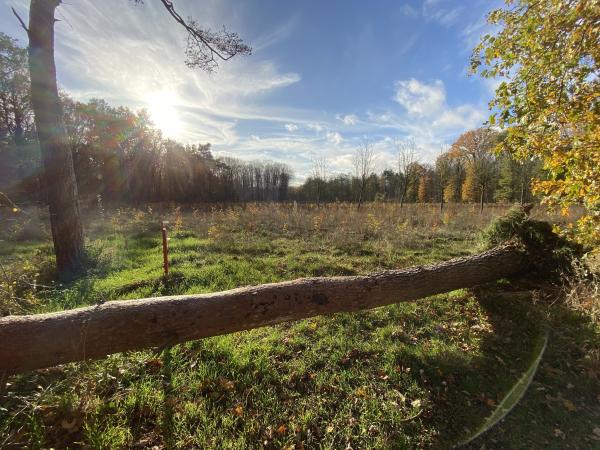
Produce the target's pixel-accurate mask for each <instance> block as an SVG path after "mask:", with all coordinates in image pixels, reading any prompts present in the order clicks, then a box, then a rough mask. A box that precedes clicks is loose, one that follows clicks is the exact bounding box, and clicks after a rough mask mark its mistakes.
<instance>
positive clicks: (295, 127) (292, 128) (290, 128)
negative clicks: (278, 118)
mask: <svg viewBox="0 0 600 450" xmlns="http://www.w3.org/2000/svg"><path fill="white" fill-rule="evenodd" d="M284 126H285V129H286V130H288V131H289V132H290V133H293V132H294V131H298V125H296V124H295V123H286V124H285V125H284Z"/></svg>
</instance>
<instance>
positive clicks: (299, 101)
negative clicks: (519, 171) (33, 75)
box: [0, 0, 500, 183]
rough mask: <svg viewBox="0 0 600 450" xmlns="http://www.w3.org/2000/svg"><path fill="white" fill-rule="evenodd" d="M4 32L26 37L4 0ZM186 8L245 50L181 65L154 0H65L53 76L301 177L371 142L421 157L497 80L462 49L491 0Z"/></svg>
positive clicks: (339, 163) (459, 125) (464, 121)
mask: <svg viewBox="0 0 600 450" xmlns="http://www.w3.org/2000/svg"><path fill="white" fill-rule="evenodd" d="M1 1H2V2H3V5H2V7H3V11H2V14H1V15H0V29H2V30H3V31H4V32H6V33H8V34H10V35H12V36H14V37H17V38H19V39H20V40H21V42H23V43H25V34H24V32H23V30H20V29H19V27H18V26H17V22H16V20H15V18H14V16H12V14H11V13H10V10H9V6H15V8H16V9H17V10H18V11H19V12H20V13H21V14H22V15H23V16H24V17H27V9H28V6H27V5H28V3H29V2H28V1H27V0H1ZM174 3H175V6H176V8H177V9H178V11H179V12H180V14H181V15H182V16H184V17H186V16H193V17H195V18H196V19H198V21H199V22H200V23H202V24H205V25H206V26H210V27H213V28H219V27H221V26H223V25H225V26H226V27H227V28H228V29H230V30H234V31H237V32H238V33H239V34H240V35H241V36H242V37H243V38H244V39H245V40H246V41H247V42H248V43H250V44H251V45H252V46H253V48H254V53H253V55H251V56H249V57H243V58H235V59H234V60H231V61H229V62H226V63H223V64H221V66H220V68H219V70H218V71H217V72H216V73H214V74H211V75H208V74H205V73H202V72H200V71H198V70H191V69H188V68H187V67H186V66H185V64H184V48H185V33H184V31H183V30H182V29H181V28H180V27H179V26H178V25H177V24H176V23H175V22H174V21H173V20H172V19H171V18H170V17H169V16H168V14H167V12H166V11H165V10H164V8H163V6H162V5H161V4H160V2H159V1H158V0H145V4H143V5H139V6H134V5H133V2H130V1H127V0H103V1H93V0H69V1H68V2H65V3H64V4H62V5H61V6H60V7H59V8H58V11H57V18H59V19H60V22H57V24H56V30H57V38H56V59H57V72H58V79H59V83H60V85H61V87H62V88H63V89H64V90H66V91H68V92H69V93H70V94H71V95H72V96H73V97H75V98H77V99H80V100H87V99H90V98H93V97H101V98H105V99H106V100H108V101H109V102H110V103H112V104H114V105H127V106H129V107H131V108H134V109H138V108H147V109H148V110H149V112H150V113H151V115H152V117H153V118H154V120H155V122H156V124H157V126H158V127H159V128H161V129H163V131H164V133H165V134H166V135H167V136H169V137H172V138H174V139H177V140H179V141H181V142H185V143H193V142H211V143H212V144H213V148H214V152H215V153H216V154H217V155H227V156H235V157H239V158H242V159H248V160H256V159H269V160H274V161H280V162H285V163H287V164H288V165H289V166H290V167H291V168H292V169H293V171H294V173H295V182H296V183H298V182H301V181H302V180H303V179H305V177H306V176H308V175H309V174H310V171H311V165H312V163H311V161H312V160H313V159H314V158H315V157H316V156H325V158H326V160H327V165H328V168H329V171H330V172H331V173H340V172H348V171H351V170H352V156H353V153H354V151H355V149H356V148H357V146H358V145H360V143H361V142H362V141H364V140H365V139H367V140H368V141H369V142H370V143H371V144H372V145H373V147H374V149H375V151H376V153H377V159H376V162H377V169H378V170H382V169H384V168H386V167H390V168H393V167H395V165H396V153H397V150H396V143H397V141H401V140H404V139H412V140H414V141H415V142H416V143H417V145H418V149H419V155H420V159H421V160H422V161H423V162H432V161H433V160H434V159H435V157H436V155H437V154H438V153H439V151H440V149H441V148H442V147H443V146H444V145H448V144H451V143H452V142H453V141H454V140H455V139H456V137H458V135H460V133H461V132H463V131H465V130H467V129H470V128H473V127H477V126H479V125H481V124H482V122H483V121H485V120H486V118H487V115H488V113H487V103H488V101H489V100H490V98H491V95H492V90H493V86H494V84H493V83H490V82H489V81H485V80H482V79H481V78H479V77H468V76H467V67H468V62H469V56H470V53H471V49H472V48H473V46H474V45H475V44H476V43H477V42H478V38H479V36H480V35H481V34H482V33H484V32H485V31H486V30H487V27H486V25H485V15H486V13H487V12H489V10H490V9H492V8H493V7H495V6H498V4H499V3H500V2H499V1H490V0H462V1H459V0H413V1H391V0H385V1H384V0H380V1H375V0H373V1H369V2H367V1H359V0H345V1H343V0H338V1H333V0H331V1H323V0H321V1H308V0H303V1H298V2H292V1H281V0H279V1H275V0H244V1H241V0H238V1H228V0H207V1H202V2H197V1H192V0H176V1H175V2H174Z"/></svg>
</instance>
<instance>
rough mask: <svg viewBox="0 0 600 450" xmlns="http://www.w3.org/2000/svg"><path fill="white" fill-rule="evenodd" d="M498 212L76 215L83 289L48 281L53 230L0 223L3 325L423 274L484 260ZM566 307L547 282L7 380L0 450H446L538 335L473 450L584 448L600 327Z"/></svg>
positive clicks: (34, 215)
mask: <svg viewBox="0 0 600 450" xmlns="http://www.w3.org/2000/svg"><path fill="white" fill-rule="evenodd" d="M508 208H509V206H508V205H489V206H486V208H485V209H484V211H483V213H479V211H478V208H477V207H476V206H473V205H464V204H448V205H445V209H444V211H440V209H439V205H434V204H430V205H428V204H407V205H404V207H403V208H402V209H401V208H400V207H399V205H398V204H396V203H369V204H365V205H363V207H362V208H361V209H360V210H358V211H357V209H356V205H352V204H344V203H341V204H327V205H322V206H321V207H320V208H317V207H316V205H312V204H279V203H273V204H268V203H263V204H246V205H233V206H216V205H213V206H210V205H199V206H197V207H194V206H186V207H183V206H176V205H173V206H170V205H144V206H143V207H139V208H116V207H110V208H103V207H101V205H100V206H99V207H96V208H94V209H93V210H89V211H86V213H85V221H86V231H87V236H88V243H87V244H88V249H89V254H90V255H89V258H90V269H89V271H88V273H87V276H86V277H84V278H81V279H79V280H76V281H70V282H59V281H57V280H56V277H55V274H54V273H53V269H52V267H53V257H52V244H51V240H50V236H49V232H48V229H47V225H46V224H47V217H46V214H47V213H45V212H44V211H43V210H40V209H37V208H34V207H31V208H25V209H24V210H18V211H12V210H9V209H5V210H3V211H2V212H1V213H0V214H1V216H0V220H1V221H2V222H1V224H0V225H1V228H0V229H1V230H3V235H2V237H1V238H0V261H1V262H2V266H1V273H0V313H1V314H2V315H7V314H30V313H37V312H48V311H56V310H63V309H70V308H76V307H79V306H83V305H90V304H95V303H101V302H105V301H108V300H116V299H134V298H142V297H151V296H160V295H170V294H186V293H204V292H215V291H221V290H225V289H230V288H235V287H239V286H245V285H251V284H259V283H267V282H275V281H282V280H290V279H294V278H299V277H311V276H335V275H358V274H367V273H370V272H373V271H378V270H385V269H398V268H403V267H410V266H413V265H417V264H428V263H434V262H438V261H443V260H447V259H450V258H453V257H457V256H463V255H469V254H473V253H476V252H477V251H480V250H482V249H483V248H484V246H485V242H484V240H483V238H482V231H483V230H484V229H485V228H486V227H487V226H488V225H489V223H490V222H491V221H492V220H493V219H495V218H496V217H499V216H500V215H502V214H504V213H506V211H507V210H508ZM532 214H533V216H534V217H537V218H544V219H545V220H549V221H552V222H557V221H560V220H573V219H574V218H576V216H577V215H576V214H575V213H574V214H573V215H572V216H571V217H567V218H562V217H559V216H558V215H557V216H554V215H549V214H548V213H546V212H545V211H544V210H543V209H541V208H540V207H536V208H535V209H534V211H533V213H532ZM163 220H167V221H168V222H169V224H168V229H169V235H170V240H169V246H170V263H171V271H170V274H169V275H168V276H166V277H165V276H163V268H162V248H161V232H160V230H161V222H162V221H163ZM559 291H561V289H559V287H558V286H556V285H552V284H551V283H549V282H547V281H546V280H531V279H527V278H523V279H517V280H510V281H508V280H500V281H498V282H495V283H491V284H489V285H485V286H479V287H476V288H474V289H469V290H459V291H454V292H451V293H448V294H443V295H438V296H435V297H432V298H427V299H422V300H419V301H417V302H411V303H402V304H396V305H392V306H387V307H383V308H377V309H374V310H370V311H364V312H360V313H353V314H345V313H342V314H336V315H333V316H329V317H316V318H313V319H308V320H302V321H298V322H292V323H284V324H280V325H276V326H270V327H264V328H259V329H255V330H250V331H245V332H240V333H234V334H230V335H225V336H219V337H213V338H209V339H204V340H201V341H195V342H189V343H186V344H182V345H177V346H173V347H168V348H155V349H149V350H146V351H140V352H129V353H126V354H117V355H113V356H110V357H108V358H105V359H103V360H99V361H90V362H85V363H77V364H67V365H63V366H59V367H55V368H50V369H44V370H38V371H35V372H31V373H27V374H22V375H18V376H13V377H10V378H9V379H8V380H7V383H6V388H5V391H4V392H3V393H2V399H1V402H0V448H23V447H26V448H50V447H53V448H94V449H95V448H107V449H108V448H239V449H246V448H286V449H292V448H297V449H301V448H324V449H325V448H331V449H333V448H335V449H337V448H355V449H358V448H449V447H451V446H453V445H455V444H456V443H459V442H461V441H462V440H464V439H466V438H468V437H469V436H470V435H472V434H473V433H474V432H475V431H476V430H477V429H478V428H479V427H480V426H481V425H482V424H483V423H484V422H485V419H486V417H488V416H489V415H490V414H491V413H492V412H493V411H494V409H495V408H496V407H497V406H498V404H499V403H500V402H501V401H502V399H503V397H504V396H505V394H506V393H507V392H508V391H509V390H510V388H511V387H512V386H513V385H514V384H515V382H516V381H517V380H518V379H519V378H520V377H521V375H522V374H523V372H525V371H526V370H527V369H528V367H530V365H531V362H532V361H533V360H534V359H535V358H536V356H537V355H538V354H539V352H540V349H541V347H542V342H543V340H544V336H545V335H546V330H549V340H548V345H547V347H546V350H545V353H544V355H543V359H542V362H541V364H540V368H539V370H538V372H537V374H536V376H535V379H534V381H533V383H532V385H531V386H530V388H529V390H528V391H527V393H526V395H525V396H524V398H523V399H522V400H521V401H520V402H519V403H518V404H517V405H516V407H515V408H514V409H513V410H512V411H511V413H510V414H509V415H508V416H507V418H506V419H505V420H504V421H503V422H501V423H500V424H499V425H497V426H496V427H494V428H493V429H492V430H491V431H489V432H488V433H486V434H484V435H483V436H482V437H480V438H479V439H478V440H476V441H475V442H473V443H471V444H469V446H471V447H472V448H482V447H483V448H513V449H518V448H523V449H530V448H540V447H546V448H557V449H558V448H561V449H562V448H581V449H584V448H594V447H595V446H599V445H600V429H599V428H598V423H599V422H600V420H599V419H600V388H599V386H600V383H599V377H600V350H599V348H600V345H599V344H600V327H599V326H598V323H597V322H595V321H594V320H592V317H591V316H590V314H584V313H582V312H579V311H577V310H575V309H574V308H572V307H569V306H568V305H567V304H566V303H565V301H563V298H562V297H561V295H560V292H559ZM563 291H564V289H563ZM467 447H468V446H467Z"/></svg>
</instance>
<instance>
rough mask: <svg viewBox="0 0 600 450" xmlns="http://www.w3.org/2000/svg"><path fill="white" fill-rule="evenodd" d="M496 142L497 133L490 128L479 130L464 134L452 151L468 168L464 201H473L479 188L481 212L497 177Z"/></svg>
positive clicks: (453, 145)
mask: <svg viewBox="0 0 600 450" xmlns="http://www.w3.org/2000/svg"><path fill="white" fill-rule="evenodd" d="M496 142H497V133H496V132H494V131H492V130H490V129H489V128H479V129H477V130H471V131H467V132H465V133H463V134H462V135H461V136H460V137H459V138H458V139H457V140H456V142H455V143H454V144H452V147H451V149H450V154H451V155H453V156H455V157H458V158H460V159H462V160H463V161H464V163H465V165H466V167H467V178H466V180H465V183H463V199H467V200H469V201H472V200H473V199H472V198H471V196H472V192H473V191H472V190H473V189H475V188H477V189H478V191H479V203H480V211H483V204H484V202H485V199H486V194H487V193H488V190H489V189H490V188H491V187H492V186H493V183H494V181H495V179H496V175H497V164H496V157H495V155H494V153H493V148H494V146H495V145H496Z"/></svg>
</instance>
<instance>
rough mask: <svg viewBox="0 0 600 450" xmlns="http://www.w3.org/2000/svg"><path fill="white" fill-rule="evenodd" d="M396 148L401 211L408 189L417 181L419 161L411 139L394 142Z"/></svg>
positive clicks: (415, 147)
mask: <svg viewBox="0 0 600 450" xmlns="http://www.w3.org/2000/svg"><path fill="white" fill-rule="evenodd" d="M396 148H397V150H398V174H399V175H400V192H399V194H400V208H401V209H402V206H403V205H404V200H405V199H406V193H407V191H408V189H409V188H410V187H411V186H412V185H413V184H414V183H416V182H417V180H418V177H417V169H418V167H419V164H418V163H419V159H418V157H417V144H416V143H415V141H414V140H412V139H409V140H406V141H402V142H396Z"/></svg>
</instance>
